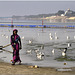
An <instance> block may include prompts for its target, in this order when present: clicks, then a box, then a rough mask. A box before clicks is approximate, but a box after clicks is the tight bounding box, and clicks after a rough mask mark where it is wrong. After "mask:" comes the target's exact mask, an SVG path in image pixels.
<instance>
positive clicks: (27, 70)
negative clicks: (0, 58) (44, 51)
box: [0, 62, 75, 75]
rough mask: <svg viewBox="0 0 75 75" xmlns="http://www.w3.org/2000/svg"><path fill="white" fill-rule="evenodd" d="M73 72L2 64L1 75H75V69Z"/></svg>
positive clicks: (0, 63)
mask: <svg viewBox="0 0 75 75" xmlns="http://www.w3.org/2000/svg"><path fill="white" fill-rule="evenodd" d="M71 69H72V71H65V72H63V71H57V69H56V68H52V67H37V68H36V67H32V66H29V65H24V64H22V65H18V64H16V65H11V64H10V63H5V62H0V75H1V74H2V75H8V74H15V75H35V74H36V75H56V74H57V75H60V74H61V75H75V67H72V68H71Z"/></svg>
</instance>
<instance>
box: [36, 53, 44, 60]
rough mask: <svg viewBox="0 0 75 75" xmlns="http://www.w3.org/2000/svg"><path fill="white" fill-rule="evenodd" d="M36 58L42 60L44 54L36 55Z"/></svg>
mask: <svg viewBox="0 0 75 75" xmlns="http://www.w3.org/2000/svg"><path fill="white" fill-rule="evenodd" d="M36 57H37V59H40V60H41V59H42V58H43V57H44V53H42V52H39V53H37V54H36Z"/></svg>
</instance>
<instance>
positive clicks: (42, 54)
mask: <svg viewBox="0 0 75 75" xmlns="http://www.w3.org/2000/svg"><path fill="white" fill-rule="evenodd" d="M49 36H50V40H52V39H53V36H52V34H51V33H50V34H49ZM74 37H75V36H74ZM55 39H56V40H57V39H59V38H58V36H57V33H56V32H55ZM66 39H67V40H68V39H70V37H69V36H67V37H66ZM29 44H32V41H31V40H29ZM70 47H71V43H68V44H67V47H66V48H64V49H63V50H61V55H62V56H66V52H67V50H68V48H70ZM40 49H41V50H42V49H44V45H41V48H40ZM32 51H33V50H27V51H26V53H27V54H31V52H32ZM34 52H35V53H36V57H37V59H40V60H41V59H42V58H43V57H44V56H45V53H43V52H40V50H39V49H35V50H34ZM51 53H52V54H53V55H54V54H55V49H53V50H51Z"/></svg>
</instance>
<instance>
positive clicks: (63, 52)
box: [62, 48, 67, 56]
mask: <svg viewBox="0 0 75 75" xmlns="http://www.w3.org/2000/svg"><path fill="white" fill-rule="evenodd" d="M66 52H67V48H65V49H64V50H63V51H62V56H66Z"/></svg>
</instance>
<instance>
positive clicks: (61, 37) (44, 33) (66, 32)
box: [0, 27, 75, 67]
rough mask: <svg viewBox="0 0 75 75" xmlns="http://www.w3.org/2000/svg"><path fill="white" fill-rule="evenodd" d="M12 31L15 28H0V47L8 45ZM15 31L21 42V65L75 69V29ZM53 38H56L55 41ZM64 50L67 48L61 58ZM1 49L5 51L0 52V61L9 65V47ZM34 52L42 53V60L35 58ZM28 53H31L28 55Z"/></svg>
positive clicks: (10, 58) (21, 29)
mask: <svg viewBox="0 0 75 75" xmlns="http://www.w3.org/2000/svg"><path fill="white" fill-rule="evenodd" d="M13 29H15V28H9V27H3V28H2V27H1V28H0V46H5V45H7V44H10V36H11V34H12V31H13ZM16 29H18V34H19V35H20V37H21V41H22V50H21V51H20V57H21V60H22V64H27V65H38V66H42V67H75V37H74V36H75V29H51V28H44V29H43V30H42V28H16ZM50 35H51V37H50ZM55 36H57V39H56V38H55ZM29 41H31V43H29ZM68 43H70V44H71V47H68ZM64 48H67V52H66V56H65V57H63V56H62V51H63V50H64ZM3 49H4V50H5V51H3V50H0V59H1V60H3V61H4V62H8V63H11V60H12V53H10V52H8V51H11V52H12V48H11V46H8V47H5V48H3ZM35 50H39V52H42V53H43V56H42V59H39V58H37V56H36V53H35ZM53 50H54V52H53ZM28 51H31V53H28ZM39 52H38V53H39ZM64 63H66V65H64Z"/></svg>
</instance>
